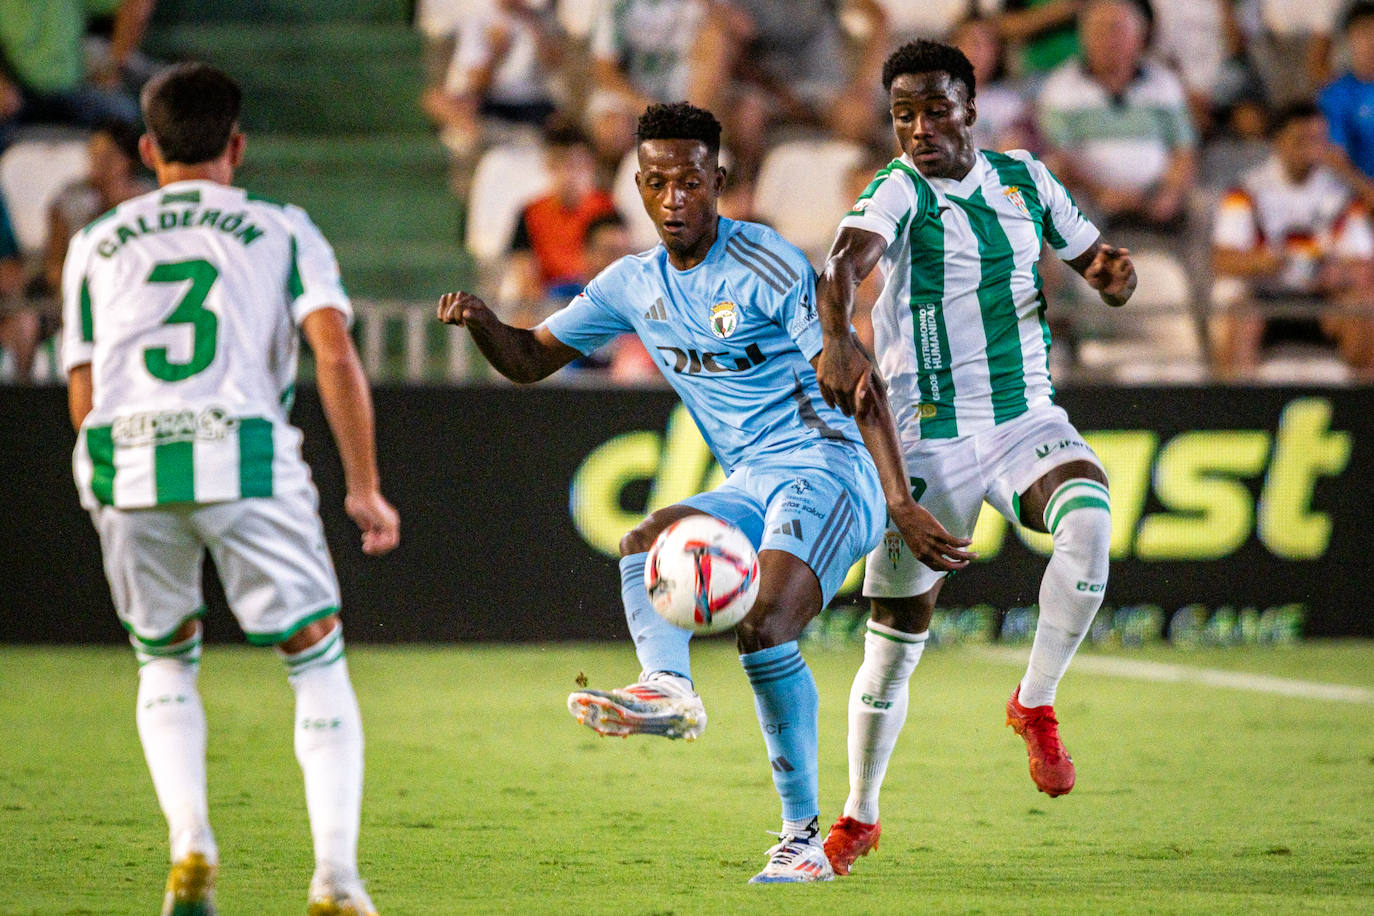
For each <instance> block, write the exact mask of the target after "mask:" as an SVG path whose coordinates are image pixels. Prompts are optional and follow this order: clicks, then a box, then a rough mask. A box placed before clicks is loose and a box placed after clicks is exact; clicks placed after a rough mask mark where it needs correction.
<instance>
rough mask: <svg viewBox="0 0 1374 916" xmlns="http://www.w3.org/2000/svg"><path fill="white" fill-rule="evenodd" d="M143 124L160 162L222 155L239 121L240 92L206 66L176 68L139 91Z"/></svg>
mask: <svg viewBox="0 0 1374 916" xmlns="http://www.w3.org/2000/svg"><path fill="white" fill-rule="evenodd" d="M141 101H142V105H143V120H144V122H145V123H146V124H147V125H148V133H150V134H152V136H153V140H154V141H155V142H156V143H157V148H158V149H159V150H160V151H161V152H162V158H163V159H165V160H166V161H168V162H179V163H182V164H184V165H198V164H199V163H202V162H209V161H210V160H211V159H214V158H216V157H218V156H219V155H220V154H221V153H223V152H224V149H225V147H227V146H228V145H229V138H230V137H232V136H233V134H234V128H235V127H236V126H237V125H238V122H239V111H240V110H241V109H242V107H243V91H242V90H241V89H239V84H238V83H236V82H234V80H233V79H232V78H230V76H229V75H228V74H227V73H225V72H224V71H223V70H220V69H218V68H216V67H212V66H210V65H209V64H201V63H190V64H177V65H176V66H174V67H169V68H168V69H166V70H164V71H162V72H161V73H159V74H157V75H156V76H154V77H153V78H152V79H151V80H149V81H148V85H146V86H144V87H143V96H142V100H141Z"/></svg>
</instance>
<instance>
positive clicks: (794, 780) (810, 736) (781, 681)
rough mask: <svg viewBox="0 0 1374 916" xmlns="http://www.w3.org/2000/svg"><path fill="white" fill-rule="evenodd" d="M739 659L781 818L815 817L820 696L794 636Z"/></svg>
mask: <svg viewBox="0 0 1374 916" xmlns="http://www.w3.org/2000/svg"><path fill="white" fill-rule="evenodd" d="M739 660H740V664H742V665H744V673H745V674H747V675H749V683H750V684H751V685H753V688H754V710H755V712H757V713H758V716H759V725H760V726H761V727H762V728H763V743H764V744H765V745H767V747H768V762H769V763H770V764H772V767H773V785H775V786H777V789H778V794H779V795H780V796H782V817H783V820H788V821H805V820H809V819H811V818H813V817H816V816H818V815H819V814H820V813H821V805H820V790H819V788H818V776H817V774H818V770H819V766H818V764H817V760H816V758H817V754H818V750H817V740H818V739H817V727H818V726H817V719H818V716H819V713H820V697H819V695H818V694H817V693H816V680H815V678H813V677H812V676H811V669H810V668H808V667H807V665H806V660H805V659H803V658H802V656H801V652H800V651H799V650H798V649H797V642H796V640H793V641H792V642H785V643H783V644H782V645H780V646H773V647H772V648H771V649H760V650H759V651H757V652H750V653H748V654H747V655H741V656H740V657H739Z"/></svg>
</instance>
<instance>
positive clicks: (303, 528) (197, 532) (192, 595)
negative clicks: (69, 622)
mask: <svg viewBox="0 0 1374 916" xmlns="http://www.w3.org/2000/svg"><path fill="white" fill-rule="evenodd" d="M318 510H319V497H318V496H317V495H316V494H315V488H314V487H313V486H311V487H305V488H302V489H299V490H294V491H292V492H289V493H285V494H279V495H277V496H272V497H264V498H255V499H238V500H234V501H232V502H223V503H209V504H205V505H194V504H189V503H188V504H185V505H173V506H159V507H157V508H151V509H116V508H114V507H112V506H101V507H99V508H97V509H95V510H94V511H92V512H91V518H92V520H93V521H94V522H95V529H96V531H97V532H98V533H99V535H100V546H101V549H102V552H103V554H104V560H105V577H106V578H107V579H108V580H109V582H110V594H111V595H112V596H113V598H114V604H115V610H116V611H118V612H119V619H120V622H121V623H123V624H124V628H125V629H126V630H128V631H129V633H130V634H131V636H132V638H133V640H134V641H136V642H140V643H143V644H145V645H149V646H159V645H166V644H167V643H168V642H169V641H170V640H171V639H172V638H173V636H174V635H175V633H176V631H177V630H178V629H179V628H180V627H181V625H182V624H183V623H184V622H185V621H186V620H188V619H190V618H192V617H199V616H201V615H202V614H204V613H205V599H204V597H203V595H202V594H201V583H200V571H201V561H202V559H203V558H204V555H205V551H206V550H209V551H210V558H211V559H212V560H214V563H215V569H216V570H217V571H218V573H219V577H220V581H221V582H222V583H223V584H224V593H225V597H227V598H228V599H229V608H230V610H232V611H233V612H234V616H235V617H236V618H237V619H238V622H239V626H240V627H241V628H242V629H243V632H244V635H245V636H247V637H248V641H249V642H250V643H253V644H254V645H275V644H276V643H279V642H282V641H283V640H286V639H289V638H290V637H291V636H293V635H295V633H296V632H297V631H299V630H300V629H301V628H302V627H304V626H305V625H306V624H309V623H311V622H313V621H315V620H319V619H320V618H322V617H327V616H329V615H330V614H333V613H336V612H337V611H338V610H339V582H338V578H337V577H336V576H335V574H334V564H333V562H332V561H331V560H330V558H329V550H328V548H327V547H326V546H325V541H324V527H323V526H322V525H321V524H320V516H319V511H318Z"/></svg>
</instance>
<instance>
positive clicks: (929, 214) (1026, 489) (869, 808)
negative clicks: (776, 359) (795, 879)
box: [817, 41, 1136, 874]
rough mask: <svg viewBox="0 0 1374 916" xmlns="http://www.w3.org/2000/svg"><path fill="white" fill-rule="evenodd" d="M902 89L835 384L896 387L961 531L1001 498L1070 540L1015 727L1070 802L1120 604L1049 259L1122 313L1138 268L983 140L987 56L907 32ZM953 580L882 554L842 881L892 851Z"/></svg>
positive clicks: (853, 729) (873, 559) (830, 300)
mask: <svg viewBox="0 0 1374 916" xmlns="http://www.w3.org/2000/svg"><path fill="white" fill-rule="evenodd" d="M883 85H884V87H885V88H887V90H888V92H889V98H890V102H891V113H892V125H893V129H894V131H895V133H896V136H897V140H898V143H899V144H900V146H901V149H902V155H901V156H900V157H899V158H898V159H895V160H893V161H892V163H891V164H890V165H889V166H887V167H886V168H884V169H882V170H881V171H880V172H878V174H877V176H876V177H875V178H874V179H873V182H872V183H871V184H870V185H869V186H868V188H867V189H866V190H865V191H864V193H863V194H862V195H861V196H860V198H859V200H858V202H857V203H856V204H855V205H854V209H853V210H852V211H850V213H849V214H848V215H847V216H846V217H845V218H844V219H843V220H842V221H841V223H840V229H839V233H838V235H837V237H836V240H835V243H834V246H833V247H832V248H831V251H830V256H829V259H828V262H827V264H826V267H825V271H824V274H823V276H822V277H821V281H820V288H819V291H818V292H817V299H818V304H819V311H820V318H821V322H822V327H823V331H824V349H823V351H822V355H821V357H820V361H819V366H818V374H819V377H820V382H821V391H822V393H823V394H824V395H825V397H826V398H827V400H833V401H834V402H835V403H836V405H837V406H839V407H841V409H843V410H845V411H846V412H853V411H856V410H857V411H859V412H863V411H864V410H865V409H866V408H865V404H866V399H867V398H868V397H870V396H871V395H870V394H869V393H868V392H869V389H870V388H871V387H872V386H874V385H878V384H884V383H885V384H886V385H887V386H888V387H889V389H890V392H891V394H890V398H891V403H892V409H893V412H894V413H895V414H896V419H897V426H898V433H899V435H900V437H901V442H902V449H903V452H904V454H905V457H906V463H907V468H908V473H910V474H913V475H919V477H913V479H912V482H913V486H914V488H915V495H916V496H917V498H918V500H919V501H920V503H921V505H922V506H924V507H925V508H927V509H929V510H930V512H931V513H932V514H934V515H935V517H936V518H937V519H939V521H940V522H941V523H942V524H944V525H945V527H946V528H947V529H948V530H949V531H950V532H951V533H952V534H954V535H955V536H957V537H967V536H969V535H971V534H972V532H973V526H974V523H975V522H976V520H977V518H978V513H979V510H980V508H981V507H982V504H983V501H984V500H986V501H988V502H990V503H991V504H992V505H993V506H994V507H995V508H996V509H997V510H998V511H999V512H1001V513H1002V514H1003V515H1005V516H1006V517H1007V518H1008V519H1010V520H1012V521H1013V522H1017V523H1020V524H1022V525H1025V526H1027V527H1028V528H1031V529H1034V530H1036V531H1048V532H1049V533H1050V534H1051V535H1052V536H1053V538H1054V554H1053V556H1052V557H1051V559H1050V561H1049V565H1048V566H1047V567H1046V569H1045V575H1044V579H1043V580H1042V582H1041V585H1040V618H1039V624H1038V627H1037V629H1036V634H1035V642H1034V645H1033V647H1032V649H1031V656H1030V664H1029V666H1028V668H1027V671H1026V675H1025V677H1024V678H1022V680H1021V682H1020V684H1019V685H1017V687H1016V688H1015V690H1013V692H1012V695H1011V698H1010V699H1009V700H1008V701H1007V722H1008V724H1009V725H1011V726H1012V727H1013V728H1014V729H1015V730H1016V732H1017V733H1018V734H1020V735H1021V736H1022V737H1023V738H1024V739H1025V741H1026V746H1027V752H1028V755H1029V758H1030V771H1031V777H1032V778H1033V779H1034V781H1035V784H1036V786H1038V787H1039V788H1040V790H1041V791H1043V792H1046V793H1048V794H1049V795H1051V796H1057V795H1062V794H1064V793H1065V792H1068V791H1069V790H1070V789H1072V788H1073V783H1074V769H1073V762H1072V760H1070V759H1069V756H1068V754H1067V753H1066V752H1065V751H1064V746H1063V744H1062V743H1060V740H1059V734H1058V723H1057V720H1056V719H1055V715H1054V707H1053V703H1054V698H1055V690H1056V688H1057V686H1058V684H1059V681H1060V679H1061V678H1062V677H1063V676H1064V672H1065V670H1066V669H1067V668H1068V665H1069V661H1070V659H1072V657H1073V654H1074V652H1075V651H1076V650H1077V648H1078V645H1079V643H1080V642H1081V641H1082V639H1083V636H1084V634H1085V633H1086V632H1087V630H1088V626H1089V624H1090V623H1091V622H1092V619H1093V615H1094V614H1096V613H1097V609H1098V607H1099V606H1100V605H1101V604H1102V598H1103V589H1104V588H1105V586H1106V582H1107V565H1108V548H1109V545H1110V541H1111V509H1110V499H1109V496H1108V492H1107V475H1106V474H1105V473H1104V471H1103V469H1102V465H1101V464H1100V462H1099V461H1098V459H1097V457H1096V455H1094V454H1093V452H1092V449H1090V448H1089V447H1088V445H1087V444H1086V443H1085V442H1084V441H1083V439H1082V437H1081V436H1079V434H1078V432H1077V430H1075V429H1074V427H1073V426H1072V425H1071V424H1070V423H1069V420H1068V417H1067V416H1066V415H1065V413H1064V411H1063V410H1062V409H1061V408H1059V407H1057V406H1055V404H1054V401H1053V394H1054V389H1053V387H1052V386H1051V384H1050V375H1049V365H1048V357H1049V347H1050V332H1049V327H1048V325H1047V324H1046V323H1045V320H1044V313H1045V307H1046V305H1045V298H1044V296H1043V295H1042V293H1041V291H1040V277H1039V274H1038V273H1037V270H1036V262H1037V261H1038V260H1039V258H1040V252H1041V248H1042V246H1043V245H1044V244H1045V243H1048V244H1049V246H1050V247H1051V248H1052V249H1054V251H1055V253H1056V254H1057V255H1058V256H1059V257H1060V258H1062V259H1064V260H1065V261H1067V262H1068V263H1069V265H1070V266H1071V267H1073V268H1074V270H1076V271H1078V272H1079V273H1080V274H1082V275H1083V277H1084V278H1085V279H1086V280H1087V281H1088V283H1089V284H1090V285H1091V286H1092V287H1093V288H1094V289H1096V290H1097V291H1098V292H1099V294H1100V295H1101V297H1102V299H1103V301H1104V302H1106V303H1107V304H1108V305H1111V306H1120V305H1123V304H1124V303H1125V302H1126V300H1127V299H1129V298H1130V295H1131V292H1132V291H1133V290H1134V289H1135V282H1136V279H1135V270H1134V268H1133V267H1132V265H1131V260H1130V257H1129V252H1127V251H1126V250H1125V249H1121V248H1113V247H1112V246H1110V245H1107V244H1105V243H1104V242H1103V241H1102V238H1101V236H1100V234H1099V233H1098V231H1097V229H1096V228H1095V227H1094V226H1093V225H1092V223H1090V222H1088V220H1086V219H1085V218H1084V217H1083V215H1082V214H1081V213H1080V212H1079V210H1078V208H1077V207H1076V206H1075V205H1074V202H1073V200H1072V199H1071V198H1070V196H1069V194H1068V192H1067V191H1065V190H1064V187H1063V186H1062V185H1061V184H1060V183H1059V181H1058V180H1057V179H1056V178H1055V177H1054V176H1053V175H1051V174H1050V172H1049V170H1048V169H1046V168H1045V166H1044V165H1042V164H1041V163H1040V162H1038V161H1037V160H1036V159H1035V158H1034V157H1033V156H1032V155H1030V154H1029V153H1027V152H1025V151H1023V150H1015V151H1012V152H1010V153H1007V154H1001V153H994V152H987V151H983V150H977V149H975V148H974V146H973V140H972V136H971V128H972V126H973V123H974V120H975V118H976V116H977V113H976V106H975V102H974V90H975V86H974V77H973V67H972V66H971V65H970V63H969V61H968V59H967V58H965V57H964V55H963V53H962V52H960V51H959V50H958V49H956V48H953V47H950V46H948V45H944V44H939V43H936V42H929V41H916V42H912V43H910V44H907V45H905V46H903V47H901V48H900V49H898V50H897V51H896V52H894V53H893V54H892V56H891V57H889V58H888V60H887V62H886V64H885V65H884V68H883ZM879 265H881V267H882V270H883V276H884V278H885V281H886V283H885V286H884V289H883V292H882V295H881V296H880V297H879V299H878V302H877V304H876V306H875V307H874V310H873V336H874V344H875V348H876V350H877V365H878V371H879V372H880V373H881V375H882V379H881V380H879V379H876V378H874V377H873V376H872V375H871V366H870V364H869V362H868V360H867V359H865V357H864V355H863V353H862V352H861V351H860V349H859V347H858V345H857V344H856V342H855V341H854V339H853V337H852V331H851V327H850V315H851V313H852V309H853V302H854V289H855V287H856V286H857V285H858V283H859V282H860V281H861V280H862V279H863V278H864V277H866V276H868V274H869V273H870V272H871V271H872V270H873V268H874V267H875V266H879ZM943 576H944V573H942V572H938V571H935V570H931V569H929V568H928V567H926V566H923V565H922V564H921V563H920V562H918V561H917V560H916V559H915V558H913V557H912V556H911V553H910V551H909V550H907V549H906V548H905V546H904V545H903V544H902V542H901V539H900V538H891V537H889V538H887V540H886V543H885V544H884V545H881V546H879V547H878V548H877V549H876V550H875V551H874V552H873V553H872V554H870V555H869V557H868V572H867V576H866V578H865V582H864V594H865V595H867V596H869V597H870V599H871V600H872V608H873V611H872V616H871V618H870V621H869V624H868V630H867V634H866V637H865V651H864V662H863V665H862V666H861V667H860V669H859V672H858V675H857V676H856V677H855V680H854V686H853V689H852V691H851V693H850V699H849V779H850V795H849V798H848V800H847V802H846V803H845V808H844V812H843V815H842V816H841V817H840V819H839V820H838V821H836V823H835V825H834V826H833V827H832V828H831V830H830V835H829V836H828V837H827V839H826V842H825V846H826V852H827V854H828V856H829V858H830V861H831V864H832V866H833V867H834V869H835V871H836V872H837V873H839V874H847V873H848V871H849V866H850V865H851V864H853V862H854V860H855V859H856V858H857V857H858V856H861V855H864V854H866V853H867V852H868V851H869V849H871V848H873V847H875V846H876V845H877V840H878V836H879V832H880V830H881V828H880V826H879V821H878V790H879V787H880V786H881V783H882V778H883V774H884V773H885V772H886V769H887V763H888V760H889V758H890V757H891V754H892V749H893V746H894V745H895V743H896V740H897V735H898V733H899V732H900V731H901V728H902V724H903V722H904V721H905V718H906V710H907V681H908V679H909V678H910V677H911V673H912V671H913V669H914V668H915V667H916V663H917V661H918V660H919V659H920V656H921V650H922V648H923V646H924V644H925V640H926V636H927V632H928V629H929V625H930V618H931V612H932V611H933V609H934V607H935V600H936V597H937V596H938V595H939V593H940V586H941V584H942V582H943Z"/></svg>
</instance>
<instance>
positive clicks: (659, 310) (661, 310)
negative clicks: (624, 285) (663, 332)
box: [644, 299, 668, 321]
mask: <svg viewBox="0 0 1374 916" xmlns="http://www.w3.org/2000/svg"><path fill="white" fill-rule="evenodd" d="M644 317H645V318H646V319H648V320H649V321H667V320H668V307H667V306H665V305H664V304H663V300H662V299H655V300H654V304H653V305H651V306H649V310H648V311H646V312H645V313H644Z"/></svg>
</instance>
